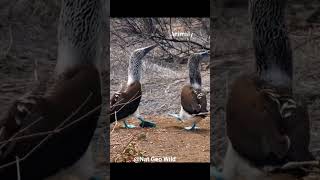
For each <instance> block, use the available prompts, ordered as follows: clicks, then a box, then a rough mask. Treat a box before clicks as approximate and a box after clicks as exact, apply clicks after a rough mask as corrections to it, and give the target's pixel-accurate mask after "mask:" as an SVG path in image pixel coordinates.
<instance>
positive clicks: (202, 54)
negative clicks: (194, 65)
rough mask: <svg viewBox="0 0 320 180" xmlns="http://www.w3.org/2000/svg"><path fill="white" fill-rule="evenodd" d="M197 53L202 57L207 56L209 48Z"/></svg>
mask: <svg viewBox="0 0 320 180" xmlns="http://www.w3.org/2000/svg"><path fill="white" fill-rule="evenodd" d="M199 55H201V56H202V57H207V56H209V50H207V51H203V52H200V53H199Z"/></svg>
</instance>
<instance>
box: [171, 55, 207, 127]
mask: <svg viewBox="0 0 320 180" xmlns="http://www.w3.org/2000/svg"><path fill="white" fill-rule="evenodd" d="M208 56H209V52H207V51H205V52H200V53H194V54H192V55H191V56H190V58H189V60H188V68H189V80H190V84H187V85H184V86H183V87H182V90H181V94H180V98H181V108H180V113H179V114H169V115H170V116H173V117H175V118H176V119H177V120H179V121H184V120H191V121H193V123H192V126H190V127H185V129H186V130H194V129H198V127H197V126H196V124H197V123H198V122H199V121H201V120H202V119H203V118H204V117H206V116H207V115H208V110H207V98H206V94H205V93H204V92H203V91H202V90H201V86H202V82H201V73H200V61H201V60H202V59H203V58H204V57H208Z"/></svg>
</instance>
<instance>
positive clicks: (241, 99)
mask: <svg viewBox="0 0 320 180" xmlns="http://www.w3.org/2000/svg"><path fill="white" fill-rule="evenodd" d="M226 121H227V134H228V137H229V139H230V141H231V143H232V145H233V147H234V149H235V150H236V151H237V152H238V153H239V154H241V155H242V156H244V157H245V158H247V159H249V160H250V161H251V162H252V163H254V164H256V165H262V164H277V163H280V161H282V158H284V156H285V155H286V154H287V151H288V148H289V142H288V138H287V137H286V136H285V134H283V129H284V127H283V121H282V119H281V116H280V113H279V111H278V107H277V105H275V103H274V101H272V100H271V99H270V98H267V97H266V96H265V94H263V93H261V92H260V91H259V90H258V87H257V86H256V82H255V79H253V78H252V76H251V75H243V76H240V77H239V78H237V79H236V80H235V81H234V83H233V84H232V86H231V89H230V94H229V96H228V101H227V112H226Z"/></svg>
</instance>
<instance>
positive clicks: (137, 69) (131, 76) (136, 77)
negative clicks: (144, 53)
mask: <svg viewBox="0 0 320 180" xmlns="http://www.w3.org/2000/svg"><path fill="white" fill-rule="evenodd" d="M141 66H142V59H141V58H137V57H135V56H134V55H131V57H130V60H129V67H128V82H127V85H130V84H132V83H134V82H137V81H138V82H140V80H141V71H142V67H141Z"/></svg>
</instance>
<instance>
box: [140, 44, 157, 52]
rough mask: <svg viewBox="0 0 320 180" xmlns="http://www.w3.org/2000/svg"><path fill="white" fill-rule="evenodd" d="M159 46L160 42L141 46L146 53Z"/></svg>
mask: <svg viewBox="0 0 320 180" xmlns="http://www.w3.org/2000/svg"><path fill="white" fill-rule="evenodd" d="M157 46H158V44H153V45H150V46H147V47H144V48H141V49H140V50H141V51H143V53H144V54H147V53H148V52H150V51H151V50H152V49H154V48H155V47H157Z"/></svg>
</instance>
